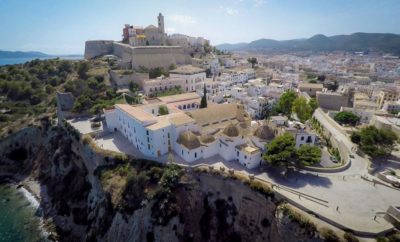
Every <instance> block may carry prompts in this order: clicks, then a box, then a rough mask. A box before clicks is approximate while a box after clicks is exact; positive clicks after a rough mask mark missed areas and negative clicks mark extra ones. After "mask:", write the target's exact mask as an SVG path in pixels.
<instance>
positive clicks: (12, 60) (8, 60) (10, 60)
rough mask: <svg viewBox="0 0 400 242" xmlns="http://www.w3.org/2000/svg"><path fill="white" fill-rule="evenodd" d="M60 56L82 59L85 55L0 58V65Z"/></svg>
mask: <svg viewBox="0 0 400 242" xmlns="http://www.w3.org/2000/svg"><path fill="white" fill-rule="evenodd" d="M54 58H60V59H64V60H81V59H83V56H51V57H30V58H0V66H5V65H15V64H23V63H25V62H28V61H31V60H34V59H39V60H47V59H54Z"/></svg>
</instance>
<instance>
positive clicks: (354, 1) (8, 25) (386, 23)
mask: <svg viewBox="0 0 400 242" xmlns="http://www.w3.org/2000/svg"><path fill="white" fill-rule="evenodd" d="M159 12H161V13H162V14H163V15H164V16H165V26H166V30H167V33H169V34H171V33H182V34H187V35H191V36H202V37H205V38H207V39H209V40H210V41H211V44H213V45H216V44H221V43H238V42H250V41H253V40H257V39H260V38H268V39H277V40H286V39H297V38H309V37H311V36H313V35H315V34H324V35H327V36H331V35H337V34H351V33H354V32H368V33H396V34H400V0H201V1H200V0H158V1H156V0H0V50H12V51H16V50H21V51H42V52H45V53H49V54H83V52H84V46H85V41H86V40H97V39H105V40H120V39H121V35H122V28H123V26H124V24H128V23H129V24H132V25H136V26H144V27H146V26H148V25H150V24H153V25H156V23H157V15H158V13H159Z"/></svg>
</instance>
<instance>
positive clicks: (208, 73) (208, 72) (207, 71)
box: [206, 68, 212, 78]
mask: <svg viewBox="0 0 400 242" xmlns="http://www.w3.org/2000/svg"><path fill="white" fill-rule="evenodd" d="M206 77H207V78H210V77H212V73H211V69H210V68H207V69H206Z"/></svg>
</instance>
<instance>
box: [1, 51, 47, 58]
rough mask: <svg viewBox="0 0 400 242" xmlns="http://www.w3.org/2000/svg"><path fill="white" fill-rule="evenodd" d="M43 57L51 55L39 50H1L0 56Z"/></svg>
mask: <svg viewBox="0 0 400 242" xmlns="http://www.w3.org/2000/svg"><path fill="white" fill-rule="evenodd" d="M33 57H37V58H42V57H50V55H48V54H45V53H42V52H38V51H28V52H23V51H4V50H0V58H33Z"/></svg>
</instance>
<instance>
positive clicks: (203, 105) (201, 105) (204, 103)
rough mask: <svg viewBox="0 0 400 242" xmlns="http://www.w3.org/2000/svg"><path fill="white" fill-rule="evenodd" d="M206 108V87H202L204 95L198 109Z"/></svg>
mask: <svg viewBox="0 0 400 242" xmlns="http://www.w3.org/2000/svg"><path fill="white" fill-rule="evenodd" d="M206 107H207V89H206V85H204V94H203V97H202V98H201V101H200V108H206Z"/></svg>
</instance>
